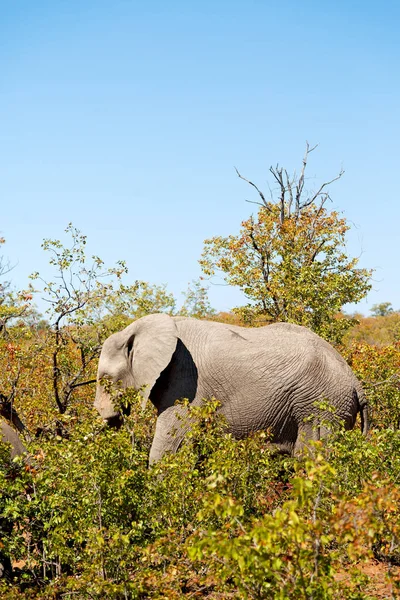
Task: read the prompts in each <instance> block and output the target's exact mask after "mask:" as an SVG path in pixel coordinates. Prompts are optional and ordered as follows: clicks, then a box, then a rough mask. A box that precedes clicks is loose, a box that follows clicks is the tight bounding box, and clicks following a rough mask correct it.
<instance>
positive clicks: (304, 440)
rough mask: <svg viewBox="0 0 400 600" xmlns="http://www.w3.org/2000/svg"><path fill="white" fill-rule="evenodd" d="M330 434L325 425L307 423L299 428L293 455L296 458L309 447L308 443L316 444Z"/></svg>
mask: <svg viewBox="0 0 400 600" xmlns="http://www.w3.org/2000/svg"><path fill="white" fill-rule="evenodd" d="M328 434H329V430H328V429H327V428H326V427H324V426H323V425H317V424H315V423H313V422H312V421H311V422H307V423H302V424H301V425H300V426H299V432H298V434H297V440H296V443H295V446H294V451H293V454H294V455H295V456H297V455H299V454H301V453H302V452H303V450H304V449H305V448H307V446H308V442H315V441H318V440H322V439H324V438H325V437H326V436H327V435H328Z"/></svg>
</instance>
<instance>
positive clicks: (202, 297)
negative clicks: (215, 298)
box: [179, 280, 215, 319]
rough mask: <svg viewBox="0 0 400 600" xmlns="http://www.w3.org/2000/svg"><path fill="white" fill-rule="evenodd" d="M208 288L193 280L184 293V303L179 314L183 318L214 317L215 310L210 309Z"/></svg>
mask: <svg viewBox="0 0 400 600" xmlns="http://www.w3.org/2000/svg"><path fill="white" fill-rule="evenodd" d="M207 292H208V287H206V286H205V285H204V284H203V283H202V282H201V281H200V280H193V281H192V282H191V284H189V285H188V288H187V291H186V292H184V296H185V301H184V303H183V306H182V308H181V310H180V311H179V312H180V314H181V315H182V316H184V317H195V318H197V319H204V318H207V317H208V318H210V317H213V316H215V310H214V309H213V308H212V306H211V304H210V301H209V299H208V293H207Z"/></svg>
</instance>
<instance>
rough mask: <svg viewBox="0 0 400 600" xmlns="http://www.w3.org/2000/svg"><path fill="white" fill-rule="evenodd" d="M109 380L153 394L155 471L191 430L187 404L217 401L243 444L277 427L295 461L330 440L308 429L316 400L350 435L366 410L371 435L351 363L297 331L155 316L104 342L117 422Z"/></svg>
mask: <svg viewBox="0 0 400 600" xmlns="http://www.w3.org/2000/svg"><path fill="white" fill-rule="evenodd" d="M103 377H108V378H110V379H111V380H113V381H115V382H117V381H119V382H121V383H122V385H123V387H135V388H140V387H141V386H143V385H146V386H147V387H146V390H145V392H144V393H143V395H144V400H146V399H147V398H150V400H151V402H152V403H153V404H154V405H155V406H156V408H157V411H158V418H157V424H156V431H155V435H154V439H153V444H152V447H151V451H150V463H152V462H155V461H157V460H159V459H160V458H161V457H162V455H163V454H164V453H165V452H166V451H173V452H174V451H176V450H177V449H178V447H179V445H180V443H181V442H182V439H183V437H184V435H185V433H186V431H187V429H188V424H187V425H186V426H182V420H181V419H179V418H177V416H178V415H181V414H182V412H183V411H185V408H184V407H182V406H174V402H175V401H176V400H177V399H179V398H188V399H189V401H190V402H191V403H192V404H193V405H199V404H201V401H202V399H203V398H210V397H212V396H214V397H215V398H217V399H218V400H219V401H220V402H221V411H222V413H223V414H224V416H225V418H226V420H227V423H228V427H229V430H230V431H231V433H232V434H233V435H234V436H235V437H237V438H242V437H245V436H247V435H248V434H249V433H251V432H253V431H256V430H261V429H268V428H269V429H270V430H271V431H272V434H273V438H272V441H273V442H274V443H276V444H277V445H278V447H279V448H280V449H281V450H283V451H287V452H290V453H293V452H295V453H297V452H298V451H300V450H301V448H302V447H303V445H304V443H305V442H306V441H307V440H310V439H319V437H323V436H324V435H326V434H327V431H326V429H325V428H324V427H322V426H321V427H319V428H318V429H317V430H316V429H315V426H314V424H313V423H312V422H305V419H306V418H307V417H309V416H310V415H315V413H316V412H317V409H316V407H315V402H317V401H320V400H327V401H329V403H330V405H331V406H333V407H334V408H335V411H336V416H337V417H339V418H341V419H343V421H344V423H345V427H346V428H348V429H350V428H352V427H353V426H354V423H355V420H356V416H357V412H359V411H360V412H361V423H362V428H363V431H364V432H366V431H367V428H368V425H367V406H366V402H365V398H364V395H363V392H362V389H361V386H360V384H359V382H358V380H357V379H356V377H355V376H354V374H353V373H352V371H351V369H350V368H349V366H348V365H347V363H346V362H345V360H344V359H343V358H342V357H341V356H340V355H339V354H338V352H336V350H334V348H333V347H332V346H331V345H330V344H328V343H327V342H326V341H324V340H323V339H321V338H320V337H318V336H317V335H316V334H314V333H313V332H312V331H310V330H309V329H307V328H305V327H300V326H298V325H290V324H287V323H276V324H273V325H268V326H266V327H260V328H254V329H250V328H243V327H237V326H233V325H226V324H222V323H214V322H211V321H200V320H197V319H192V318H185V317H169V316H167V315H164V314H154V315H149V316H146V317H143V318H141V319H138V320H137V321H135V322H134V323H132V324H131V325H129V326H128V327H126V328H125V329H124V330H123V331H121V332H119V333H115V334H113V335H111V336H110V337H109V338H108V339H107V340H106V341H105V342H104V345H103V348H102V351H101V355H100V360H99V367H98V383H97V391H96V399H95V406H96V408H97V409H98V411H99V412H100V415H101V416H102V417H103V418H104V419H106V420H107V421H109V423H110V424H112V423H113V422H115V420H116V419H117V418H118V413H117V412H116V411H115V409H114V407H113V405H112V401H111V398H110V395H109V394H108V393H107V392H106V391H105V389H104V387H103V386H102V385H101V383H100V380H101V379H102V378H103ZM186 410H187V409H186ZM325 417H326V415H324V418H325ZM327 418H328V419H329V418H332V416H331V415H329V414H328V416H327ZM172 433H174V435H172Z"/></svg>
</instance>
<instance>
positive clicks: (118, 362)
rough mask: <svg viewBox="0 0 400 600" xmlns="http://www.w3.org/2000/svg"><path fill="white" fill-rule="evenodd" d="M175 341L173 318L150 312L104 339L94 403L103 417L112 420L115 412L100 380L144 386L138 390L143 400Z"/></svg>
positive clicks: (107, 392)
mask: <svg viewBox="0 0 400 600" xmlns="http://www.w3.org/2000/svg"><path fill="white" fill-rule="evenodd" d="M177 341H178V332H177V329H176V325H175V322H174V320H173V319H172V318H171V317H169V316H167V315H164V314H154V315H149V316H147V317H142V318H141V319H138V320H137V321H135V322H134V323H132V324H131V325H128V327H126V328H125V329H123V330H122V331H120V332H118V333H114V334H113V335H111V336H110V337H109V338H108V339H107V340H106V341H105V342H104V344H103V348H102V350H101V354H100V359H99V367H98V372H97V390H96V399H95V403H94V405H95V407H96V408H97V410H98V411H99V413H100V415H101V416H102V417H103V419H105V420H107V421H108V422H109V423H110V424H114V423H117V422H118V419H119V414H118V411H117V410H116V409H115V407H114V406H113V402H112V397H111V394H110V393H109V391H107V389H106V388H105V386H104V385H102V380H103V379H105V378H106V379H109V380H111V381H112V382H114V383H117V382H118V383H119V384H120V385H121V386H122V388H128V387H134V388H136V389H140V388H142V387H143V386H146V388H145V389H144V391H143V392H142V395H143V400H144V402H146V400H147V399H148V397H149V395H150V392H151V389H152V387H153V386H154V384H155V382H156V381H157V379H158V377H159V376H160V374H161V372H162V371H163V370H164V369H165V368H166V367H167V366H168V364H169V362H170V360H171V358H172V355H173V353H174V351H175V348H176V345H177Z"/></svg>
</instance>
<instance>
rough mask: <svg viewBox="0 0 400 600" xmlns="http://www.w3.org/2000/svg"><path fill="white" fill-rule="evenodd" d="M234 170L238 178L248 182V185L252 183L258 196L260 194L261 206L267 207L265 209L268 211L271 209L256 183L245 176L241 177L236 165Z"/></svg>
mask: <svg viewBox="0 0 400 600" xmlns="http://www.w3.org/2000/svg"><path fill="white" fill-rule="evenodd" d="M235 171H236V173H237V175H238V177H239V178H240V179H243V181H246V182H247V183H249V184H250V185H252V186H253V188H255V189H256V190H257V192H258V193H259V196H260V198H261V200H262V206H264V207H265V208H267V209H268V210H269V211H270V210H271V208H270V207H269V205H268V202H267V201H266V199H265V196H264V194H263V193H262V191H261V190H259V189H258V187H257V186H256V185H255V184H254V183H253V182H252V181H249V180H248V179H246V178H245V177H243V176H242V175H241V174H240V173H239V171H238V170H237V168H236V167H235Z"/></svg>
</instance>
